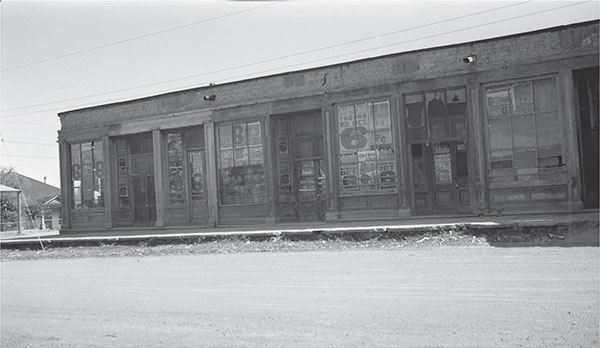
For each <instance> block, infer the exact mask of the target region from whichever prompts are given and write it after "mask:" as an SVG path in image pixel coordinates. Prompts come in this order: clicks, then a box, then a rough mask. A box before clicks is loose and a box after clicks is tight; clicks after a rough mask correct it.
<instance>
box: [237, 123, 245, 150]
mask: <svg viewBox="0 0 600 348" xmlns="http://www.w3.org/2000/svg"><path fill="white" fill-rule="evenodd" d="M246 145H248V135H247V133H246V123H236V124H234V125H233V146H235V147H243V146H246Z"/></svg>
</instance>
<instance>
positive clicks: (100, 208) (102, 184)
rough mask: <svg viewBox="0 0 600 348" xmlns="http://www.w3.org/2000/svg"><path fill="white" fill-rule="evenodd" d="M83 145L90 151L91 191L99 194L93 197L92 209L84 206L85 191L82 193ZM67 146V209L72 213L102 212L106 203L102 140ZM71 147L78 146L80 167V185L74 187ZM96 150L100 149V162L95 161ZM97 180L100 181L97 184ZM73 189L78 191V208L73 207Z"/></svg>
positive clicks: (74, 143)
mask: <svg viewBox="0 0 600 348" xmlns="http://www.w3.org/2000/svg"><path fill="white" fill-rule="evenodd" d="M98 143H100V146H97V144H98ZM84 144H89V145H90V151H91V155H90V157H91V159H92V162H91V166H92V168H91V174H92V184H93V190H92V192H94V195H95V192H99V195H98V197H94V206H93V207H88V206H86V198H85V191H84V184H83V181H84V180H83V176H84V168H83V166H84V164H83V149H82V147H83V145H84ZM67 146H68V150H67V153H68V156H69V158H68V163H69V176H68V177H69V180H68V187H69V199H70V204H69V208H70V209H71V210H73V211H82V212H83V211H103V210H104V209H105V208H106V205H107V202H106V190H107V189H108V188H107V187H106V172H105V163H106V153H105V151H104V150H105V144H104V140H103V139H98V138H96V139H91V140H84V141H74V142H69V143H67ZM73 146H78V148H79V165H80V169H79V171H80V174H79V175H80V180H79V181H80V184H79V186H75V179H74V173H73V170H74V168H73V164H74V162H73ZM96 149H100V153H101V156H102V160H101V161H97V160H96V158H97V157H96V155H97V153H96ZM98 162H101V166H102V167H101V168H98ZM98 173H101V176H100V177H99V176H98ZM98 180H100V181H99V182H98ZM98 184H99V185H100V187H99V190H98V191H96V190H95V189H96V187H97V185H98ZM75 188H79V190H80V193H79V195H80V201H81V203H80V206H76V205H75V202H76V200H75ZM100 202H101V203H102V205H100Z"/></svg>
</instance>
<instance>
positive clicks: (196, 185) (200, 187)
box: [188, 151, 204, 199]
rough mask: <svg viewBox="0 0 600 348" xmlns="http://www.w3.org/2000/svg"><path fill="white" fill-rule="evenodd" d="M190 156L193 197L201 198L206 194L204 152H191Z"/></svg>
mask: <svg viewBox="0 0 600 348" xmlns="http://www.w3.org/2000/svg"><path fill="white" fill-rule="evenodd" d="M188 156H189V174H190V179H189V180H190V188H191V189H190V192H191V194H192V199H201V198H202V197H203V195H204V152H201V151H195V152H190V153H189V154H188Z"/></svg>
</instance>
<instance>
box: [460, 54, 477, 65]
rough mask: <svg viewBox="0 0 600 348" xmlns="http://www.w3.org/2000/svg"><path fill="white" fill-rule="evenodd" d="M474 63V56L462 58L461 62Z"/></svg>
mask: <svg viewBox="0 0 600 348" xmlns="http://www.w3.org/2000/svg"><path fill="white" fill-rule="evenodd" d="M476 61H477V56H476V55H474V54H472V55H470V56H467V57H464V58H463V62H464V63H466V64H473V63H475V62H476Z"/></svg>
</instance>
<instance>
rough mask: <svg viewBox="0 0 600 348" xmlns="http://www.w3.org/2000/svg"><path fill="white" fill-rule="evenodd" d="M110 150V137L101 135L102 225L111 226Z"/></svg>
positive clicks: (112, 183)
mask: <svg viewBox="0 0 600 348" xmlns="http://www.w3.org/2000/svg"><path fill="white" fill-rule="evenodd" d="M112 154H113V153H112V151H111V146H110V138H109V137H108V135H106V136H103V137H102V155H103V160H104V172H103V173H102V174H103V175H104V188H103V192H102V194H103V195H104V214H105V219H104V227H106V228H111V227H112V226H113V211H114V206H113V204H114V202H113V199H112V196H113V190H112V189H111V188H112V187H115V186H114V182H113V180H112V178H113V176H112V172H113V171H114V168H113V166H112V163H113V161H112Z"/></svg>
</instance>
